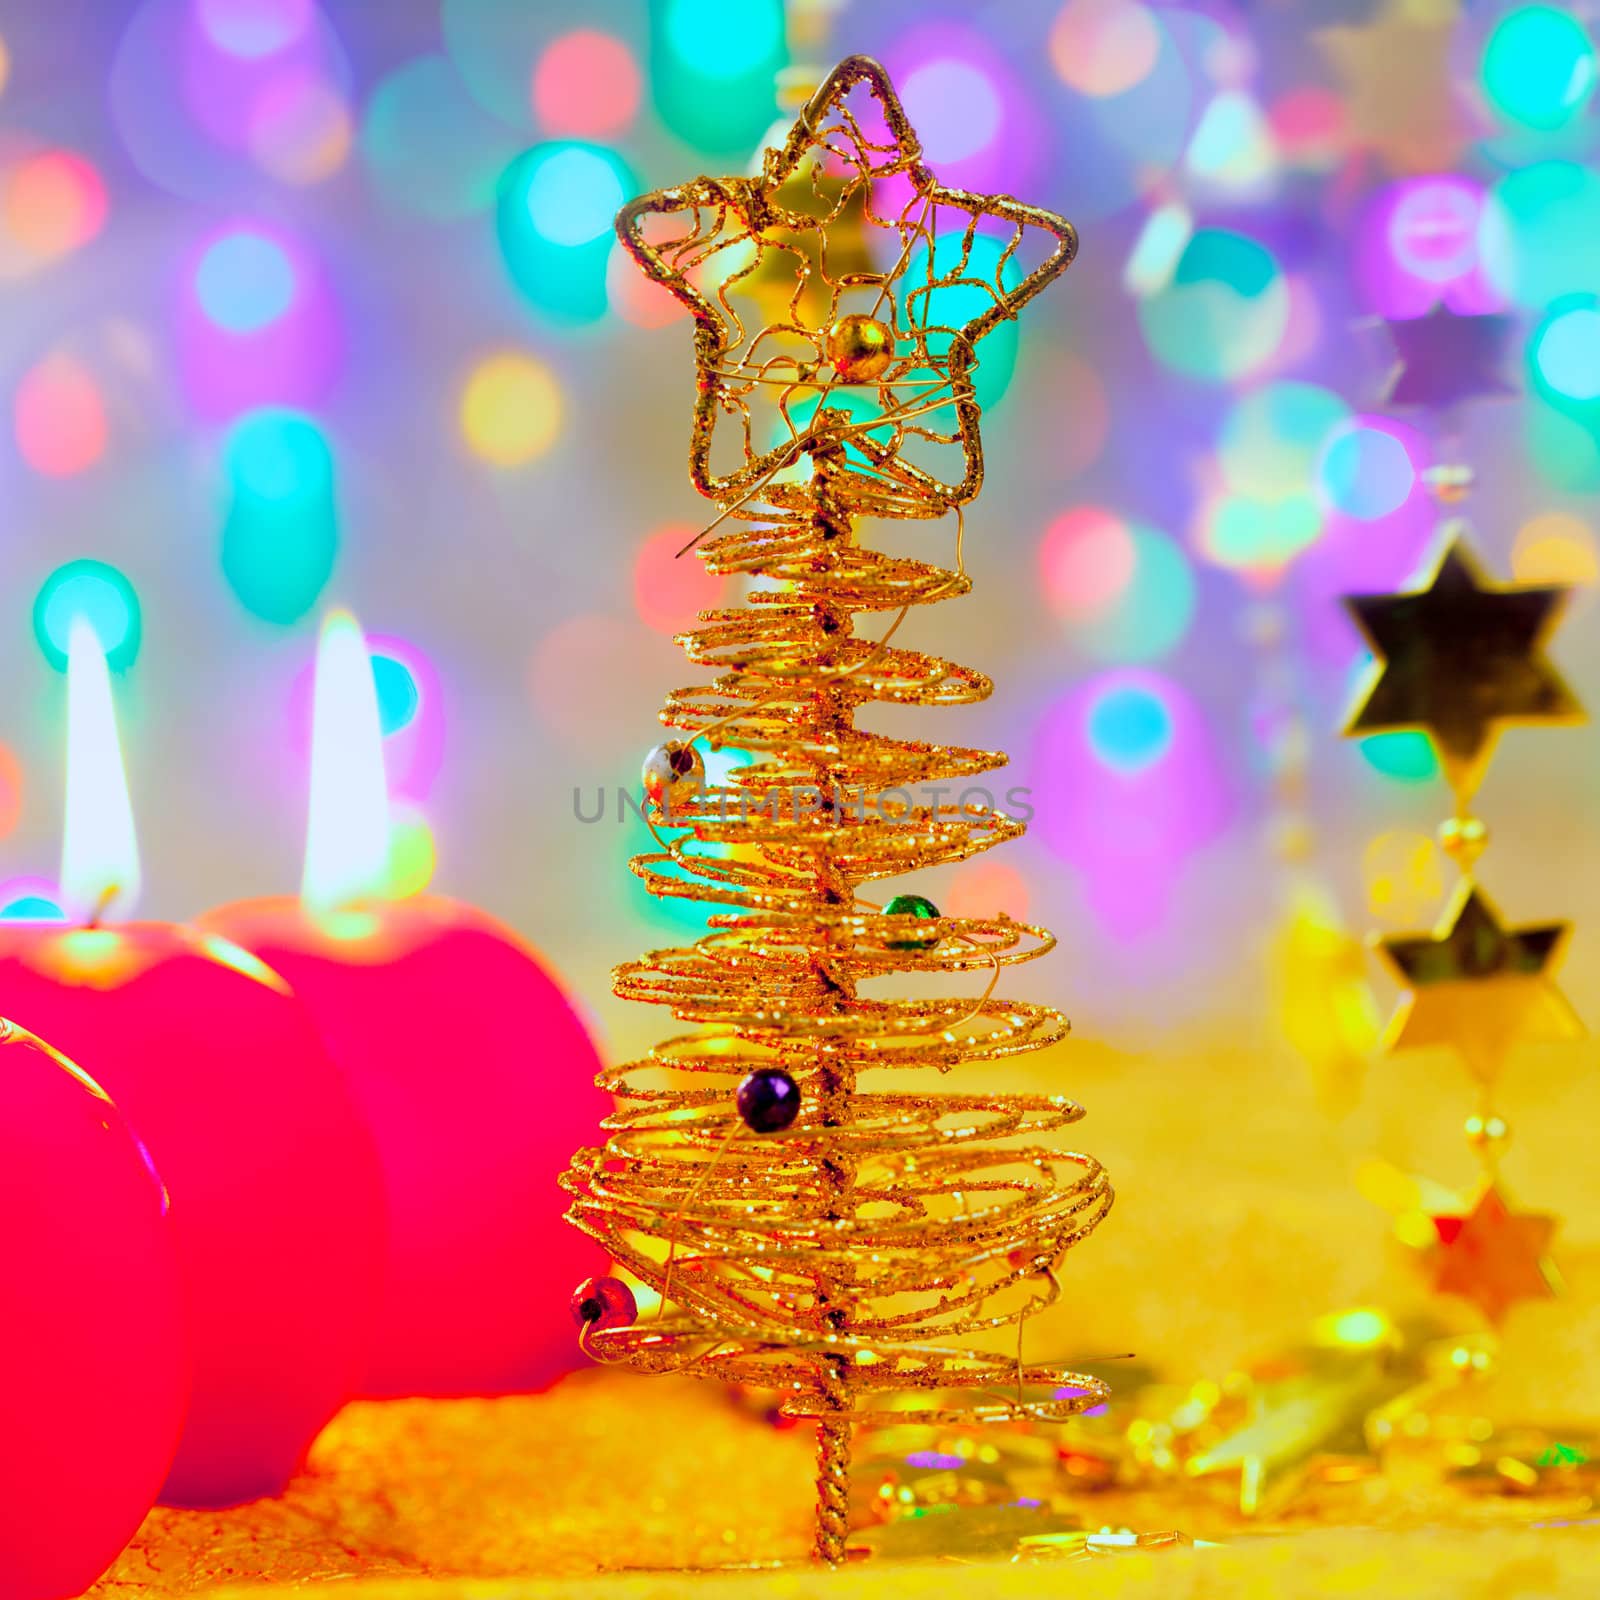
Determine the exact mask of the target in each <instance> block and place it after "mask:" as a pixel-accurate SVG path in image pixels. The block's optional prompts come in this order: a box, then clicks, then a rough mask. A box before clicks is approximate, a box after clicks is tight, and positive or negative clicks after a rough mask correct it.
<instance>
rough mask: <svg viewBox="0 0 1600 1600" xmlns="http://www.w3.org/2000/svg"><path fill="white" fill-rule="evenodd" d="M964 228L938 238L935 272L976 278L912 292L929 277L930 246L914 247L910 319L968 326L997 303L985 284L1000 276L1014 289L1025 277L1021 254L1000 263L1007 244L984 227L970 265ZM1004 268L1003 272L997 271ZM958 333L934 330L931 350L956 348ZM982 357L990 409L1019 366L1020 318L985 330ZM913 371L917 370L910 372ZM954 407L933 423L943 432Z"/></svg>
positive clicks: (975, 371) (904, 297) (978, 384)
mask: <svg viewBox="0 0 1600 1600" xmlns="http://www.w3.org/2000/svg"><path fill="white" fill-rule="evenodd" d="M962 237H963V236H962V234H961V232H960V230H959V229H958V230H955V231H953V232H949V233H942V234H940V235H939V236H938V238H937V239H935V240H934V244H933V268H932V272H933V277H934V278H936V279H937V278H941V277H944V276H945V275H947V274H949V275H953V276H956V277H959V278H970V279H975V280H977V281H975V282H971V283H962V282H957V283H947V284H940V285H939V286H938V287H936V288H934V289H932V290H930V291H929V292H927V293H925V294H921V295H916V296H915V298H913V297H912V295H913V291H915V289H916V288H917V286H918V285H920V284H926V283H927V282H928V281H929V267H928V252H927V248H926V247H925V246H924V247H922V248H919V249H918V250H916V251H915V252H913V254H912V256H911V258H910V260H908V261H907V263H906V272H905V278H904V281H903V283H902V285H901V286H900V290H899V292H900V297H901V315H902V316H903V318H904V319H905V321H906V322H908V323H912V324H914V325H915V326H918V327H923V328H933V329H938V328H962V327H965V326H966V324H967V323H969V322H974V321H976V320H977V318H979V317H981V316H982V315H983V314H984V312H986V311H988V310H990V309H991V308H992V307H993V306H994V304H995V296H994V295H993V294H991V293H990V292H989V290H988V289H986V288H985V287H984V285H985V284H986V283H996V282H998V284H999V286H1000V288H1001V290H1003V291H1004V292H1005V293H1007V294H1009V293H1010V292H1011V291H1012V290H1013V289H1015V288H1016V287H1017V285H1018V284H1019V283H1021V282H1022V270H1021V268H1019V267H1018V266H1017V264H1016V259H1015V257H1012V258H1011V259H1009V260H1007V261H1006V263H1005V265H1004V266H1002V265H1001V263H1000V258H1001V255H1002V254H1003V252H1004V249H1005V246H1004V244H1003V243H1002V242H1001V241H1000V240H999V239H996V238H993V237H992V236H991V235H989V234H984V233H980V234H978V235H977V236H976V237H975V238H974V239H973V241H972V253H971V255H970V256H969V257H968V259H967V261H966V263H965V265H963V263H962V260H961V250H962ZM997 274H998V277H997ZM952 338H953V335H951V334H949V333H939V332H933V333H929V335H928V337H927V345H928V354H929V355H931V356H938V357H944V356H947V355H948V354H949V353H950V344H951V341H952ZM974 348H975V350H976V353H977V361H976V362H975V363H974V365H973V366H972V368H971V372H972V387H973V390H974V391H975V393H976V394H977V397H978V404H979V405H980V406H982V407H983V408H984V410H986V411H987V410H988V409H989V407H991V406H992V405H994V404H995V402H996V401H998V400H999V399H1000V397H1001V396H1002V395H1003V394H1004V393H1005V392H1006V387H1007V385H1008V384H1009V383H1010V382H1011V375H1012V373H1013V372H1015V371H1016V367H1017V324H1016V322H1015V321H1014V320H1013V321H1009V322H1000V323H998V324H996V326H995V327H993V328H992V329H991V330H990V331H989V332H988V333H986V334H984V336H983V337H982V339H980V340H979V341H978V343H977V345H976V346H975V347H974ZM909 376H916V374H910V375H909ZM952 417H953V412H946V413H935V414H934V416H933V418H932V422H931V425H932V426H934V427H936V428H938V429H940V431H943V432H949V431H951V426H952V424H951V420H950V419H951V418H952Z"/></svg>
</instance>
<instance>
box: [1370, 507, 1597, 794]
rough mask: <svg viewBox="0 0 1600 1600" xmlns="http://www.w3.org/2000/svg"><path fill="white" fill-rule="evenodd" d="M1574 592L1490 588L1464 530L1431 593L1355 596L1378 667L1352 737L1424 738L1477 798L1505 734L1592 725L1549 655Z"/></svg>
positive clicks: (1454, 536) (1455, 531)
mask: <svg viewBox="0 0 1600 1600" xmlns="http://www.w3.org/2000/svg"><path fill="white" fill-rule="evenodd" d="M1570 592H1571V591H1570V589H1569V587H1568V586H1566V585H1562V584H1509V583H1508V584H1498V583H1494V582H1491V581H1490V580H1489V579H1487V578H1486V577H1485V576H1484V574H1483V571H1482V568H1481V567H1480V566H1479V564H1478V560H1477V557H1476V556H1475V555H1474V554H1473V551H1472V549H1471V547H1470V546H1469V545H1468V543H1467V540H1466V538H1465V536H1464V534H1463V533H1462V532H1461V531H1460V528H1459V526H1456V525H1453V526H1452V527H1451V528H1450V529H1449V532H1448V535H1447V538H1446V541H1445V543H1444V545H1443V548H1442V549H1441V550H1440V552H1439V554H1438V556H1437V557H1436V558H1435V560H1434V562H1433V564H1432V567H1431V569H1430V570H1429V571H1428V573H1427V574H1426V575H1425V577H1424V578H1423V580H1422V585H1421V587H1420V588H1417V589H1411V590H1405V591H1402V592H1401V593H1399V594H1360V595H1347V596H1346V597H1345V605H1346V606H1347V607H1348V609H1349V611H1350V613H1351V615H1352V616H1353V617H1354V619H1355V622H1356V625H1357V627H1359V628H1360V630H1361V632H1362V634H1363V635H1364V636H1365V637H1366V640H1367V643H1368V644H1369V645H1370V646H1371V647H1372V651H1373V655H1374V656H1375V658H1376V659H1375V661H1374V663H1373V667H1372V671H1371V674H1370V675H1369V677H1368V679H1367V682H1366V684H1365V685H1364V686H1363V688H1362V690H1361V693H1360V695H1359V698H1358V701H1357V704H1356V709H1355V711H1354V712H1353V714H1352V715H1351V717H1350V719H1349V721H1348V722H1347V723H1346V724H1345V730H1344V731H1345V733H1346V734H1348V735H1350V736H1353V737H1360V736H1362V735H1364V734H1371V733H1391V732H1395V731H1397V730H1400V729H1417V730H1420V731H1421V732H1423V733H1425V734H1426V735H1427V736H1428V739H1429V740H1430V742H1431V743H1432V745H1433V747H1434V750H1435V752H1436V753H1437V754H1438V757H1439V762H1440V765H1441V766H1443V768H1444V769H1445V775H1446V777H1447V778H1448V779H1449V780H1450V783H1451V785H1452V787H1453V788H1454V789H1455V791H1456V794H1457V796H1458V798H1460V799H1462V800H1465V799H1467V798H1468V797H1470V796H1471V795H1472V793H1473V792H1474V791H1475V790H1476V789H1477V787H1478V784H1479V783H1480V782H1481V781H1482V778H1483V774H1484V770H1485V769H1486V768H1487V766H1488V764H1489V759H1490V757H1491V756H1492V755H1493V753H1494V746H1495V741H1496V740H1497V739H1498V738H1499V736H1500V730H1501V729H1502V728H1505V727H1510V726H1516V725H1527V724H1550V723H1572V722H1581V721H1582V720H1583V716H1584V713H1583V708H1582V706H1580V705H1579V704H1578V701H1577V699H1576V698H1575V697H1574V695H1573V693H1572V691H1571V690H1570V689H1569V688H1568V687H1567V686H1566V684H1565V683H1564V682H1563V681H1562V679H1561V676H1560V674H1559V673H1558V672H1557V671H1556V669H1555V668H1554V667H1553V666H1552V665H1551V664H1550V662H1549V661H1548V660H1547V659H1546V657H1545V653H1544V647H1545V642H1546V640H1547V639H1548V637H1549V635H1550V631H1551V629H1552V628H1553V627H1554V625H1555V623H1556V620H1557V619H1558V617H1559V616H1560V613H1561V608H1562V606H1563V605H1564V604H1565V602H1566V598H1567V595H1568V594H1569V593H1570Z"/></svg>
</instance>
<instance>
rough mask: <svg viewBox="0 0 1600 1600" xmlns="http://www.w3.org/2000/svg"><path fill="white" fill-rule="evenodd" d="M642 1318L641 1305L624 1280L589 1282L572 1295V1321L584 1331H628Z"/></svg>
mask: <svg viewBox="0 0 1600 1600" xmlns="http://www.w3.org/2000/svg"><path fill="white" fill-rule="evenodd" d="M638 1317H639V1302H638V1301H637V1300H635V1299H634V1298H633V1290H632V1289H630V1288H629V1287H628V1286H627V1284H625V1283H624V1282H623V1281H622V1279H621V1278H585V1279H584V1280H583V1282H582V1283H580V1284H579V1285H578V1287H577V1288H576V1289H574V1290H573V1291H572V1320H573V1321H574V1322H575V1323H576V1324H577V1325H578V1327H579V1328H580V1329H583V1328H588V1329H590V1330H591V1331H593V1332H596V1333H599V1332H602V1331H603V1330H605V1329H606V1328H626V1327H629V1326H631V1325H632V1324H633V1323H634V1322H636V1321H637V1320H638Z"/></svg>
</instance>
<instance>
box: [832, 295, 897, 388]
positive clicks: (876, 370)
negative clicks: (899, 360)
mask: <svg viewBox="0 0 1600 1600" xmlns="http://www.w3.org/2000/svg"><path fill="white" fill-rule="evenodd" d="M823 348H824V349H825V350H826V351H827V355H828V360H830V361H831V362H832V363H833V369H834V371H835V372H837V373H838V374H839V380H840V382H841V383H871V382H872V380H873V379H874V378H881V377H882V376H883V374H884V373H885V372H886V371H888V368H889V363H890V362H891V361H892V360H893V359H894V335H893V333H891V332H890V331H889V326H888V324H887V323H885V322H880V321H879V320H878V319H877V318H876V317H869V316H867V315H866V314H865V313H863V312H860V311H853V312H851V313H850V315H849V316H847V317H840V318H839V320H838V321H837V322H835V323H834V324H833V325H832V327H830V328H829V329H828V331H827V333H826V334H825V335H824V336H823Z"/></svg>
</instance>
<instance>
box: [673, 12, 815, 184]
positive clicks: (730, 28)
mask: <svg viewBox="0 0 1600 1600" xmlns="http://www.w3.org/2000/svg"><path fill="white" fill-rule="evenodd" d="M787 59H788V51H787V49H786V46H785V43H784V24H783V4H782V0H650V74H649V75H650V85H651V91H652V93H653V95H654V98H655V106H656V110H657V112H659V113H660V116H661V120H662V121H663V122H664V123H666V125H667V126H668V127H669V128H670V129H671V130H672V131H673V133H675V134H676V135H677V136H678V137H679V138H680V139H683V140H685V141H686V142H687V143H689V144H691V145H694V146H695V147H696V148H697V149H699V150H703V151H706V152H708V153H712V154H717V155H730V156H740V157H742V158H744V159H746V160H747V159H748V158H749V155H750V152H751V150H752V149H754V148H755V146H756V145H757V143H758V142H759V141H760V139H761V137H762V135H763V134H765V133H766V131H767V129H768V128H769V127H770V126H771V125H772V123H773V121H774V119H775V118H776V117H777V114H778V106H777V95H776V92H775V90H774V87H773V85H774V78H775V76H776V74H777V72H778V69H779V68H780V67H782V66H783V65H784V63H785V62H786V61H787Z"/></svg>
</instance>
